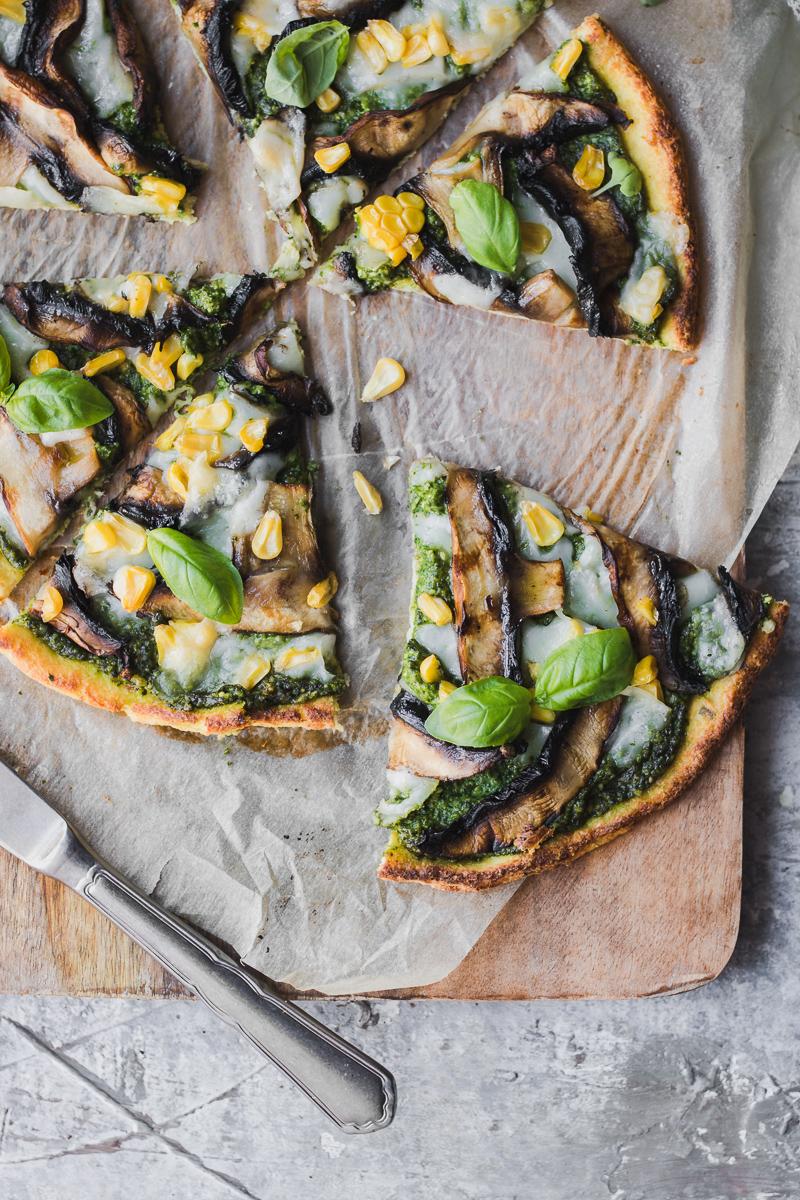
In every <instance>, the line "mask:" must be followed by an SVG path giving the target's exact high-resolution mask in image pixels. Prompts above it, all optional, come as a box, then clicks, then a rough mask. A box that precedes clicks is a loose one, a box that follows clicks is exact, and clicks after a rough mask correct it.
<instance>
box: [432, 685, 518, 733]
mask: <svg viewBox="0 0 800 1200" xmlns="http://www.w3.org/2000/svg"><path fill="white" fill-rule="evenodd" d="M530 708H531V694H530V692H529V691H528V689H527V688H524V687H521V686H520V684H518V683H514V682H513V680H511V679H505V678H504V677H503V676H502V675H490V676H489V677H488V678H486V679H476V680H475V682H474V683H467V684H465V685H464V687H460V688H456V690H455V691H454V692H451V693H450V695H449V696H448V697H447V699H446V700H443V701H442V703H441V704H438V705H437V706H436V708H435V709H434V710H433V712H432V713H431V714H430V716H429V717H428V719H427V721H426V722H425V729H426V730H427V732H428V733H429V734H430V735H431V737H435V738H438V739H439V741H440V742H448V743H449V744H450V745H452V746H474V747H476V748H481V747H484V746H503V745H505V743H506V742H511V741H513V740H514V738H515V737H518V736H519V735H520V734H521V733H522V731H523V729H524V728H525V726H526V725H527V723H528V720H529V718H530Z"/></svg>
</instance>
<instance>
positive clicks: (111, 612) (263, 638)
mask: <svg viewBox="0 0 800 1200" xmlns="http://www.w3.org/2000/svg"><path fill="white" fill-rule="evenodd" d="M328 411H329V406H328V402H327V399H326V397H325V395H324V393H323V392H322V391H321V390H320V388H319V387H318V385H317V384H316V383H315V382H314V381H313V380H311V379H308V378H306V377H305V375H304V374H303V353H302V346H301V342H300V338H299V333H298V330H297V327H296V326H295V325H293V324H286V325H283V326H280V327H278V328H277V329H276V330H274V331H273V333H272V334H271V335H269V336H268V337H266V338H265V339H263V340H262V341H261V342H260V343H259V344H258V345H257V346H256V347H255V348H254V349H252V350H250V351H248V352H247V353H245V354H242V355H239V356H237V357H235V358H231V359H229V360H228V361H227V362H226V363H225V364H224V365H223V367H222V369H221V370H220V371H219V373H218V374H217V376H216V378H215V381H214V384H213V387H211V388H210V389H209V390H208V391H207V392H201V393H199V394H197V393H193V394H191V395H185V396H182V397H180V398H179V399H178V402H177V405H176V407H175V409H174V410H173V413H172V419H171V420H170V421H169V423H168V424H167V425H166V427H165V428H163V429H161V431H160V432H158V434H157V435H156V436H154V437H153V438H151V439H150V440H149V442H148V443H146V444H145V446H144V449H143V451H142V453H141V454H140V456H139V461H138V462H136V464H135V465H133V466H131V467H130V468H129V469H128V470H127V471H126V472H125V473H124V478H123V480H122V481H121V483H120V486H119V487H118V488H117V490H116V491H115V493H114V495H113V498H112V499H111V500H109V502H108V503H106V504H105V505H103V506H101V507H99V508H98V509H97V511H96V512H95V514H94V515H93V516H92V518H91V520H90V521H88V522H87V523H86V524H85V525H84V526H83V528H82V530H81V532H80V533H79V535H78V537H77V539H76V541H75V544H74V546H73V547H72V548H70V549H68V550H65V551H64V552H63V553H62V554H61V555H60V556H59V558H58V560H57V561H56V563H55V566H54V569H53V572H52V574H51V576H50V578H49V579H48V580H47V582H46V583H45V584H44V585H43V586H42V588H41V589H40V591H39V593H38V595H37V596H36V598H35V600H34V601H33V603H32V604H31V605H30V606H29V607H28V609H27V610H26V611H25V612H23V613H22V614H20V615H19V616H18V617H16V618H15V619H14V620H12V621H11V622H10V623H8V624H7V625H5V626H4V627H3V628H2V629H0V651H1V652H2V653H3V654H5V655H7V656H8V657H9V658H10V659H11V661H12V662H13V663H14V664H15V665H16V666H17V667H19V668H20V669H21V670H22V671H24V672H25V673H26V674H27V675H29V676H31V677H32V678H33V679H35V680H37V681H38V682H40V683H43V684H45V685H46V686H48V687H52V688H55V689H56V690H58V691H60V692H64V693H65V694H67V695H70V696H73V697H75V698H77V699H80V700H83V701H85V702H86V703H88V704H92V705H95V706H97V707H98V708H104V709H108V710H110V711H112V712H118V713H124V714H126V715H127V716H128V717H130V718H131V719H132V720H134V721H139V722H144V723H146V724H155V725H165V726H169V727H172V728H175V729H180V730H185V731H190V732H193V733H200V734H227V733H232V732H236V731H238V730H241V729H244V728H247V727H251V726H294V727H302V728H310V729H322V728H328V727H331V726H333V725H334V724H335V718H336V711H337V706H338V700H337V697H338V696H339V695H340V693H341V692H342V691H343V690H344V688H345V685H346V679H345V676H344V674H343V672H342V669H341V667H340V666H339V663H338V660H337V657H336V631H335V623H334V622H335V616H334V611H333V608H332V606H331V600H332V598H333V596H334V594H335V592H336V589H337V586H338V584H337V580H336V576H335V575H334V574H333V573H332V572H328V571H325V569H324V568H323V566H322V562H321V558H320V553H319V548H318V546H317V539H316V535H315V532H314V526H313V522H312V516H311V499H312V472H311V470H310V469H309V465H308V463H307V462H306V459H305V457H304V454H303V450H302V444H301V442H302V430H303V422H304V418H305V417H306V416H307V415H314V414H321V413H326V412H328Z"/></svg>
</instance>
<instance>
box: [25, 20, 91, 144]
mask: <svg viewBox="0 0 800 1200" xmlns="http://www.w3.org/2000/svg"><path fill="white" fill-rule="evenodd" d="M25 14H26V20H25V28H24V30H23V33H22V40H21V42H20V46H19V51H18V53H17V57H16V61H15V62H14V63H13V64H12V65H13V66H15V67H18V68H19V69H20V70H21V71H27V73H28V74H29V75H34V76H36V77H37V78H38V79H40V80H42V81H46V82H47V83H48V84H49V85H50V86H51V87H52V88H53V89H54V91H55V92H57V93H58V95H59V96H60V97H61V98H62V99H63V100H64V101H65V102H66V103H68V104H69V105H70V107H71V108H72V109H73V111H75V112H77V113H78V114H79V115H80V116H81V117H82V118H83V119H84V120H86V121H87V122H88V120H89V119H90V117H91V113H90V111H89V107H88V105H87V103H86V100H85V98H84V96H83V93H82V92H81V91H80V89H79V88H78V87H77V86H76V84H75V82H74V80H73V79H71V78H70V76H69V75H68V74H67V73H66V72H65V71H63V70H62V68H61V63H60V61H59V59H60V55H61V52H62V51H63V50H64V48H65V47H66V46H67V45H68V44H69V43H70V42H71V41H72V40H73V38H74V37H75V35H76V34H77V32H78V30H79V28H80V26H81V24H82V23H83V16H84V5H83V0H54V2H48V0H27V3H26V5H25Z"/></svg>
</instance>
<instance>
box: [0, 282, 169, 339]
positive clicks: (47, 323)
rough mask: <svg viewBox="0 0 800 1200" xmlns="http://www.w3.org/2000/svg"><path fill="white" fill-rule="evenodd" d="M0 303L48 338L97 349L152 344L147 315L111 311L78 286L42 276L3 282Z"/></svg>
mask: <svg viewBox="0 0 800 1200" xmlns="http://www.w3.org/2000/svg"><path fill="white" fill-rule="evenodd" d="M3 303H4V304H5V306H6V308H7V309H8V310H9V312H10V313H11V314H12V316H14V317H16V319H17V320H18V321H19V322H20V324H21V325H24V326H25V328H26V329H29V330H30V331H31V333H35V334H36V336H37V337H41V338H44V339H45V340H46V341H48V342H63V343H66V344H68V345H73V346H83V348H84V349H85V350H94V351H97V352H98V353H100V352H101V351H103V350H112V349H114V347H116V346H143V347H145V348H146V349H148V350H150V349H152V346H153V341H154V337H153V333H154V330H153V323H152V321H150V320H149V319H147V318H143V319H141V320H140V319H139V318H137V317H130V316H128V315H127V313H113V312H111V311H110V309H107V308H103V306H102V305H100V304H96V303H95V302H94V301H93V300H90V299H89V298H88V296H85V295H84V294H83V293H82V292H80V291H78V290H69V291H68V290H66V289H64V288H61V287H58V286H57V285H56V284H52V283H47V282H46V281H44V280H36V281H34V282H33V283H7V284H6V286H5V288H4V290H3Z"/></svg>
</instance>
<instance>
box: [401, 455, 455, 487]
mask: <svg viewBox="0 0 800 1200" xmlns="http://www.w3.org/2000/svg"><path fill="white" fill-rule="evenodd" d="M446 478H447V470H446V468H445V466H444V463H442V462H440V461H439V459H438V458H418V459H417V461H416V462H413V463H412V464H411V466H410V467H409V470H408V486H409V487H418V486H419V485H420V484H423V483H431V481H432V480H434V479H446Z"/></svg>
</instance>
